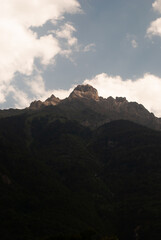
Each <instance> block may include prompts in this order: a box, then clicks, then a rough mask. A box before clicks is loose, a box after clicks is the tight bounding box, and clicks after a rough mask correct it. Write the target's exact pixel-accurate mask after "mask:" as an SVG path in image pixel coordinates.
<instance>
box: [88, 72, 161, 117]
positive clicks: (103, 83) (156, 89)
mask: <svg viewBox="0 0 161 240" xmlns="http://www.w3.org/2000/svg"><path fill="white" fill-rule="evenodd" d="M84 84H90V85H92V86H93V87H95V88H96V89H97V90H98V93H99V95H100V96H103V97H109V96H112V97H117V96H118V97H119V96H121V97H126V98H127V100H128V101H136V102H138V103H141V104H143V105H144V106H145V107H146V108H147V109H148V110H149V111H150V112H153V113H154V114H156V116H160V117H161V108H160V106H161V98H160V93H161V78H159V77H157V76H154V75H152V74H150V73H147V74H145V75H144V76H143V77H142V78H139V79H136V80H135V81H133V80H131V79H127V80H123V79H122V78H121V77H120V76H109V75H107V74H106V73H102V74H99V75H97V76H95V77H94V78H93V79H86V80H85V81H84Z"/></svg>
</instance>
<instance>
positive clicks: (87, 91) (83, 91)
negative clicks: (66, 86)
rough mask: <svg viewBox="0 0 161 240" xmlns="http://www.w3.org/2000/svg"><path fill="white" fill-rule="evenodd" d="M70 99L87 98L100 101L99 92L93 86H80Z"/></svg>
mask: <svg viewBox="0 0 161 240" xmlns="http://www.w3.org/2000/svg"><path fill="white" fill-rule="evenodd" d="M69 98H72V99H73V98H86V99H93V100H95V101H98V100H99V96H98V92H97V90H96V89H95V88H93V87H92V86H91V85H89V84H87V85H78V86H77V87H76V88H75V89H74V90H73V92H72V93H71V94H70V96H69Z"/></svg>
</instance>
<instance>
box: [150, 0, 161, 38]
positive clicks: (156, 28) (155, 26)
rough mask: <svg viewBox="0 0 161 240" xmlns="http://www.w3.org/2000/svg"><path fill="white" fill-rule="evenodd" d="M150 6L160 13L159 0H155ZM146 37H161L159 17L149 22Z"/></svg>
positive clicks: (160, 3) (160, 5)
mask: <svg viewBox="0 0 161 240" xmlns="http://www.w3.org/2000/svg"><path fill="white" fill-rule="evenodd" d="M152 7H153V9H154V10H155V11H157V12H159V13H161V0H156V1H155V2H154V3H153V4H152ZM147 35H148V37H152V36H159V37H161V18H157V19H156V20H155V21H152V22H151V23H150V26H149V27H148V29H147Z"/></svg>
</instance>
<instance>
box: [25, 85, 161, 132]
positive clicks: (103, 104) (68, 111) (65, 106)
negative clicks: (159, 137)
mask: <svg viewBox="0 0 161 240" xmlns="http://www.w3.org/2000/svg"><path fill="white" fill-rule="evenodd" d="M46 106H48V107H50V108H46ZM53 106H54V107H53ZM29 110H39V111H41V110H42V111H43V113H45V112H46V113H47V112H48V111H50V114H53V115H54V116H55V115H56V116H57V117H58V118H59V117H64V118H66V119H68V120H76V121H78V122H79V123H81V124H82V125H84V126H89V127H91V128H96V127H98V126H101V125H103V124H104V123H108V122H111V121H114V120H120V119H124V120H130V121H133V122H135V123H138V124H141V125H144V126H147V127H150V128H152V129H156V130H161V119H159V118H157V117H155V116H154V114H153V113H150V112H149V111H148V110H147V109H146V108H145V107H144V106H143V105H141V104H138V103H136V102H128V101H127V100H126V98H123V97H116V99H114V98H112V97H108V98H107V99H105V98H102V97H99V96H98V92H97V90H96V89H94V88H93V87H92V86H90V85H78V86H77V87H76V88H75V89H74V90H73V92H72V93H71V94H70V95H69V97H68V98H66V99H64V100H60V99H58V98H56V97H55V96H53V95H52V96H51V97H50V98H48V99H47V100H46V101H45V102H40V101H35V102H33V103H31V105H30V107H29Z"/></svg>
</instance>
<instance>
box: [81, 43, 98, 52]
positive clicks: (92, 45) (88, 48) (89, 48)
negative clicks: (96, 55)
mask: <svg viewBox="0 0 161 240" xmlns="http://www.w3.org/2000/svg"><path fill="white" fill-rule="evenodd" d="M95 47H96V45H95V43H90V44H88V45H87V46H85V47H84V49H83V52H90V51H95Z"/></svg>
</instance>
